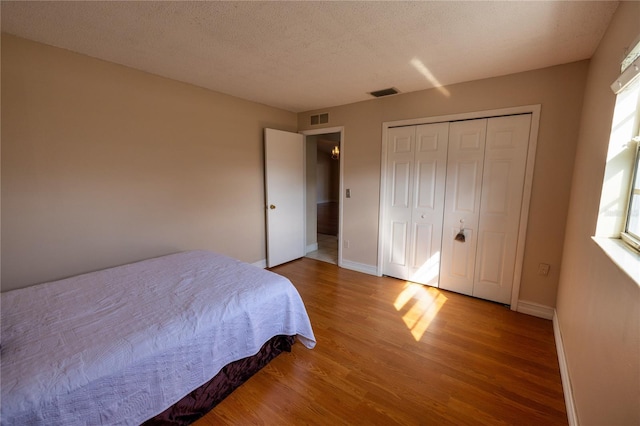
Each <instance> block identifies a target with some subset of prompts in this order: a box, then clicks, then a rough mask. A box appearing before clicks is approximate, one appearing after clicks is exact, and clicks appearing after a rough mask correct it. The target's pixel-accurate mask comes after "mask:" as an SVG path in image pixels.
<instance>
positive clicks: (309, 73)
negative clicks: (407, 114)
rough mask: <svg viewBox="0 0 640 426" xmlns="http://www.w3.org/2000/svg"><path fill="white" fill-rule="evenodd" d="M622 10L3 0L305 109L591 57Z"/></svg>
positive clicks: (13, 23)
mask: <svg viewBox="0 0 640 426" xmlns="http://www.w3.org/2000/svg"><path fill="white" fill-rule="evenodd" d="M617 5H618V2H611V1H607V2H595V1H587V2H582V1H542V2H540V1H535V2H524V1H510V2H495V1H493V2H480V1H472V2H457V1H440V2H217V1H209V2H161V1H146V2H133V1H128V2H116V1H110V2H57V1H52V2H7V1H2V11H1V12H2V31H4V32H8V33H11V34H15V35H18V36H21V37H24V38H27V39H31V40H35V41H39V42H42V43H46V44H50V45H53V46H58V47H63V48H66V49H69V50H72V51H75V52H80V53H83V54H86V55H90V56H93V57H96V58H101V59H104V60H107V61H111V62H116V63H119V64H123V65H126V66H129V67H132V68H136V69H140V70H144V71H147V72H151V73H154V74H158V75H161V76H165V77H169V78H173V79H176V80H181V81H185V82H189V83H192V84H195V85H198V86H202V87H206V88H209V89H212V90H216V91H219V92H222V93H227V94H230V95H234V96H237V97H240V98H244V99H249V100H252V101H255V102H259V103H263V104H267V105H271V106H275V107H279V108H283V109H286V110H289V111H294V112H300V111H306V110H312V109H319V108H325V107H329V106H334V105H341V104H347V103H351V102H357V101H361V100H365V99H370V98H371V97H370V96H369V95H368V94H367V93H368V92H371V91H374V90H378V89H383V88H387V87H395V88H397V89H398V90H400V91H401V92H412V91H416V90H422V89H427V88H431V87H434V86H439V85H448V84H453V83H459V82H464V81H471V80H477V79H481V78H487V77H494V76H499V75H505V74H510V73H515V72H520V71H526V70H531V69H537V68H543V67H547V66H552V65H557V64H563V63H568V62H573V61H578V60H582V59H586V58H590V57H591V55H592V54H593V52H594V50H595V48H596V46H597V44H598V42H599V41H600V38H601V37H602V35H603V33H604V31H605V29H606V27H607V25H608V23H609V21H610V19H611V16H612V14H613V12H614V11H615V9H616V7H617ZM622 53H623V52H621V54H622Z"/></svg>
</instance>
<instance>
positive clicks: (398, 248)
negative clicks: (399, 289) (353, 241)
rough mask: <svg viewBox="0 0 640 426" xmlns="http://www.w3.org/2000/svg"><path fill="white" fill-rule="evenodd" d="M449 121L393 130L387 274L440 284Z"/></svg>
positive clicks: (389, 163) (389, 151)
mask: <svg viewBox="0 0 640 426" xmlns="http://www.w3.org/2000/svg"><path fill="white" fill-rule="evenodd" d="M448 129H449V123H435V124H426V125H421V126H409V127H398V128H393V129H389V133H388V137H387V166H386V176H387V181H386V182H387V186H386V190H385V194H386V200H387V201H386V203H385V204H386V209H387V210H386V211H387V220H386V224H385V228H384V232H385V235H386V236H387V237H386V238H385V239H384V241H385V245H384V248H383V250H384V255H383V269H384V274H385V275H389V276H393V277H396V278H401V279H405V280H409V281H413V282H417V283H421V284H428V285H433V286H437V285H438V273H439V269H440V245H441V239H442V219H443V212H444V185H445V173H446V158H447V139H448Z"/></svg>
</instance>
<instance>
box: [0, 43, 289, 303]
mask: <svg viewBox="0 0 640 426" xmlns="http://www.w3.org/2000/svg"><path fill="white" fill-rule="evenodd" d="M296 126H297V123H296V115H295V114H293V113H290V112H287V111H283V110H279V109H275V108H270V107H266V106H264V105H259V104H256V103H252V102H248V101H244V100H240V99H237V98H233V97H230V96H226V95H223V94H220V93H215V92H211V91H208V90H205V89H201V88H198V87H195V86H191V85H188V84H183V83H179V82H176V81H172V80H168V79H165V78H161V77H157V76H154V75H151V74H147V73H144V72H140V71H136V70H132V69H129V68H126V67H122V66H119V65H115V64H112V63H108V62H104V61H100V60H96V59H93V58H90V57H87V56H82V55H78V54H74V53H71V52H69V51H66V50H62V49H57V48H53V47H50V46H45V45H43V44H38V43H34V42H31V41H27V40H24V39H20V38H16V37H13V36H9V35H4V34H3V35H2V255H3V257H2V266H3V267H2V290H9V289H14V288H18V287H23V286H26V285H30V284H34V283H37V282H42V281H47V280H52V279H56V278H61V277H65V276H69V275H73V274H78V273H81V272H86V271H91V270H96V269H101V268H105V267H108V266H112V265H118V264H122V263H127V262H131V261H135V260H139V259H143V258H148V257H152V256H158V255H162V254H166V253H171V252H176V251H179V250H188V249H199V248H202V249H211V250H216V251H218V252H221V253H225V254H228V255H231V256H234V257H237V258H239V259H242V260H244V261H248V262H256V261H259V260H262V259H264V258H265V237H264V235H265V226H264V223H265V220H264V189H263V165H262V163H263V145H262V140H263V136H262V135H263V128H264V127H273V128H278V129H282V130H290V131H295V130H296Z"/></svg>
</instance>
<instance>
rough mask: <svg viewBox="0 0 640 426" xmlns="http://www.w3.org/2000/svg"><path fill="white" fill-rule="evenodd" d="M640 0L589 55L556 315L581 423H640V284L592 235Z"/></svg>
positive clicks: (624, 6) (622, 12)
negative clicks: (614, 87)
mask: <svg viewBox="0 0 640 426" xmlns="http://www.w3.org/2000/svg"><path fill="white" fill-rule="evenodd" d="M639 23H640V2H623V3H621V5H620V7H619V8H618V10H617V12H616V14H615V15H614V17H613V20H612V22H611V24H610V26H609V29H608V30H607V32H606V34H605V36H604V38H603V40H602V41H601V43H600V46H599V47H598V49H597V51H596V53H595V55H594V56H593V58H592V60H591V66H590V69H589V76H588V79H587V87H586V92H585V100H584V109H583V113H582V124H581V126H580V137H579V141H578V148H577V152H576V164H575V170H574V174H573V188H572V192H571V201H570V207H569V214H568V218H567V232H566V234H567V235H566V239H565V245H564V260H563V266H562V274H561V276H560V286H559V289H558V305H557V314H558V322H559V325H560V329H561V332H562V338H563V342H564V347H565V354H566V358H567V364H568V368H569V372H570V377H571V381H572V388H573V393H574V399H575V404H576V409H577V414H578V419H579V422H580V424H581V425H605V424H606V425H638V424H640V291H639V288H638V284H637V283H635V282H633V281H632V280H631V279H630V278H629V277H628V276H627V275H625V274H624V273H622V272H621V271H620V269H619V268H618V267H617V266H615V265H614V264H613V263H612V262H611V260H610V259H609V258H608V257H607V256H606V255H605V254H604V253H603V252H602V250H601V249H600V248H599V247H598V246H596V245H595V244H594V243H593V241H591V236H592V235H593V234H594V233H595V229H596V220H597V216H598V208H599V202H600V188H601V187H602V179H603V173H604V167H605V163H606V157H607V146H608V141H609V134H610V131H611V120H612V116H613V108H614V104H615V95H614V94H613V93H612V92H611V90H610V89H609V85H610V84H611V83H613V81H614V80H615V79H616V78H617V76H618V74H619V73H620V61H621V59H622V56H623V54H624V51H625V49H626V48H627V47H628V46H629V45H630V44H631V42H632V41H633V40H634V39H635V38H636V37H637V36H638V35H639V34H640V25H639Z"/></svg>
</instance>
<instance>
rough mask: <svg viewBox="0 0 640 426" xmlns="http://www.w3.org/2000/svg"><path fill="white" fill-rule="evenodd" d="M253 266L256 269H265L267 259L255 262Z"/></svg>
mask: <svg viewBox="0 0 640 426" xmlns="http://www.w3.org/2000/svg"><path fill="white" fill-rule="evenodd" d="M252 265H253V266H257V267H258V268H262V269H264V268H266V267H267V259H262V260H258V261H257V262H253V263H252Z"/></svg>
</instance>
